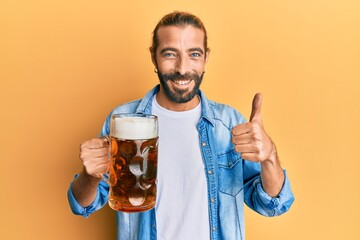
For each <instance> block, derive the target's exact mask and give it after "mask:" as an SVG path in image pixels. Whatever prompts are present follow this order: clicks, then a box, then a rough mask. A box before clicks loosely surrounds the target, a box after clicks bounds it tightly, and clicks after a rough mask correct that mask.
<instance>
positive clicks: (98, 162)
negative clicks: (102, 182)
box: [84, 157, 110, 169]
mask: <svg viewBox="0 0 360 240" xmlns="http://www.w3.org/2000/svg"><path fill="white" fill-rule="evenodd" d="M109 163H110V160H109V158H103V157H98V158H92V159H89V160H88V161H85V162H84V166H85V167H86V168H87V169H94V168H97V167H99V166H107V165H109Z"/></svg>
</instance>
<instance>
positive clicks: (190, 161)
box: [68, 12, 294, 240]
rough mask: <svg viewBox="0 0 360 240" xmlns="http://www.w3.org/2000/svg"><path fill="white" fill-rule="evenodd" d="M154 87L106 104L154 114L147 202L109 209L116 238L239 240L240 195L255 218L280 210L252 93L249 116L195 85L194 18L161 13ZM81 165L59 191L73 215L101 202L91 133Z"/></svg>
mask: <svg viewBox="0 0 360 240" xmlns="http://www.w3.org/2000/svg"><path fill="white" fill-rule="evenodd" d="M150 52H151V56H152V62H153V64H154V66H155V72H156V73H157V75H158V77H159V79H160V85H158V86H156V87H155V88H154V89H152V90H151V91H150V92H149V93H147V94H146V96H145V97H144V98H143V99H141V100H138V101H133V102H130V103H127V104H124V105H121V106H119V107H117V108H115V109H114V110H113V111H112V112H111V114H110V115H109V116H108V118H107V120H106V122H105V124H104V126H103V128H102V131H101V133H100V136H99V137H101V136H105V135H108V134H109V121H110V117H111V115H112V114H116V113H123V112H129V113H134V112H136V113H151V114H155V115H157V116H158V118H159V124H160V127H159V129H160V132H159V141H160V142H159V146H160V147H159V157H158V161H159V162H158V183H157V186H158V193H157V204H156V207H155V208H154V209H152V210H149V211H146V212H141V213H130V214H128V213H122V212H117V224H118V239H168V240H176V239H179V240H185V239H197V240H199V239H245V234H244V202H245V203H246V204H247V205H248V206H249V207H250V208H251V209H253V210H255V211H257V212H258V213H260V214H262V215H265V216H276V215H280V214H282V213H284V212H286V211H287V210H288V209H289V208H290V206H291V204H292V202H293V201H294V197H293V194H292V192H291V188H290V183H289V180H288V178H287V175H286V172H285V171H283V170H282V168H281V167H280V164H279V160H278V157H277V152H276V147H275V145H274V143H273V142H272V141H271V139H270V138H269V136H268V135H267V134H266V132H265V131H264V128H263V125H262V120H261V112H260V110H261V101H262V96H261V95H260V94H257V95H256V96H255V97H254V101H253V106H252V113H251V116H250V122H248V123H246V122H245V119H244V118H243V117H242V115H240V114H239V113H238V112H237V111H236V110H234V109H233V108H231V107H229V106H226V105H223V104H219V103H215V102H213V101H210V100H208V99H207V98H206V97H205V95H204V93H203V92H202V91H200V90H199V87H200V84H201V81H202V78H203V76H204V72H205V65H206V63H207V61H208V59H209V52H210V51H209V49H208V47H207V35H206V30H205V27H204V25H203V24H202V22H201V20H200V19H198V18H197V17H196V16H194V15H191V14H189V13H184V12H174V13H170V14H168V15H166V16H164V17H163V19H161V20H160V21H159V23H158V25H157V26H156V28H155V30H154V33H153V44H152V46H151V47H150ZM80 159H81V160H82V163H83V165H84V170H83V171H82V172H81V173H80V174H79V175H77V176H76V178H75V180H74V182H73V183H72V184H71V187H70V189H69V191H68V198H69V203H70V206H71V208H72V210H73V212H74V213H75V214H80V215H83V216H85V217H87V216H88V215H89V214H91V213H92V212H94V211H96V210H98V209H100V208H101V207H102V206H103V205H104V204H106V202H107V195H108V189H109V187H108V185H107V184H106V183H105V182H104V181H102V180H101V175H102V174H104V173H106V172H107V170H108V167H109V158H108V145H107V143H106V142H105V141H103V140H101V139H99V138H96V139H91V140H89V141H86V142H84V143H83V144H82V145H81V151H80Z"/></svg>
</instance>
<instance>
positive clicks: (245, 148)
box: [235, 144, 259, 154]
mask: <svg viewBox="0 0 360 240" xmlns="http://www.w3.org/2000/svg"><path fill="white" fill-rule="evenodd" d="M235 151H237V152H238V153H241V154H247V153H254V154H258V153H259V149H258V148H257V147H256V146H254V145H253V144H239V145H235Z"/></svg>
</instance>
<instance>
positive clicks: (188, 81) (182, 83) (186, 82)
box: [174, 80, 191, 85]
mask: <svg viewBox="0 0 360 240" xmlns="http://www.w3.org/2000/svg"><path fill="white" fill-rule="evenodd" d="M174 82H175V83H176V84H179V85H187V84H189V83H190V82H191V80H185V81H174Z"/></svg>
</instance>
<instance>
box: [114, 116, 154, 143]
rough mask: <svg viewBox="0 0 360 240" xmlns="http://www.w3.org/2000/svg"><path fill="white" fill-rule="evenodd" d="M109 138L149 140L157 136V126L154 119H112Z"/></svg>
mask: <svg viewBox="0 0 360 240" xmlns="http://www.w3.org/2000/svg"><path fill="white" fill-rule="evenodd" d="M110 134H111V136H113V137H116V138H120V139H128V140H137V139H151V138H156V137H157V136H158V126H157V124H156V122H155V121H154V119H151V118H146V117H136V116H134V117H127V118H113V119H112V122H111V133H110Z"/></svg>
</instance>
